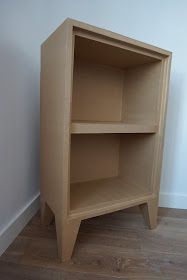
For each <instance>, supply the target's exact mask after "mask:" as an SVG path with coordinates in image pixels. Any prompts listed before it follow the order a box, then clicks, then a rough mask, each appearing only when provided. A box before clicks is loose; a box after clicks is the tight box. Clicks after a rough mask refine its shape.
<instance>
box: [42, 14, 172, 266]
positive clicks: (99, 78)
mask: <svg viewBox="0 0 187 280" xmlns="http://www.w3.org/2000/svg"><path fill="white" fill-rule="evenodd" d="M41 55H42V59H41V210H42V221H43V223H44V224H48V223H49V222H50V221H51V219H52V217H53V215H55V222H56V229H57V241H58V251H59V257H60V259H61V260H62V261H63V260H68V259H69V258H70V257H71V254H72V251H73V247H74V243H75V241H76V236H77V233H78V230H79V226H80V223H81V220H83V219H86V218H90V217H94V216H97V215H102V214H106V213H109V212H112V211H117V210H120V209H124V208H127V207H131V206H134V205H139V206H140V209H141V210H142V212H143V214H144V216H145V219H146V221H147V222H148V225H149V227H150V228H155V227H156V220H157V207H158V194H159V184H160V172H161V162H162V149H163V138H164V137H163V136H164V125H165V112H166V101H167V89H168V82H169V71H170V61H171V53H170V52H168V51H165V50H163V49H160V48H157V47H154V46H150V45H148V44H145V43H142V42H139V41H136V40H133V39H130V38H127V37H125V36H122V35H119V34H115V33H112V32H110V31H106V30H103V29H100V28H96V27H93V26H90V25H88V24H85V23H81V22H78V21H75V20H72V19H67V20H66V21H65V22H64V23H63V24H62V25H61V26H60V27H59V28H58V29H57V30H56V31H55V32H54V33H53V34H52V35H51V36H50V37H49V38H48V39H47V40H46V41H45V42H44V43H43V44H42V52H41Z"/></svg>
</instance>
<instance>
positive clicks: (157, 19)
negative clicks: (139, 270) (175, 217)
mask: <svg viewBox="0 0 187 280" xmlns="http://www.w3.org/2000/svg"><path fill="white" fill-rule="evenodd" d="M66 17H72V18H75V19H78V20H81V21H85V22H87V23H90V24H93V25H97V26H99V27H102V28H106V29H110V30H112V31H114V32H118V33H121V34H124V35H126V36H129V37H132V38H135V39H138V40H141V41H145V42H147V43H150V44H154V45H157V46H159V47H162V48H165V49H168V50H171V51H172V52H173V61H172V73H171V86H170V94H169V103H168V114H167V126H166V139H165V149H164V163H163V172H162V184H161V199H160V205H162V206H166V207H167V206H168V207H176V208H187V175H186V174H187V172H186V166H187V145H186V143H187V126H186V125H185V123H186V122H187V110H185V108H187V67H186V65H187V55H186V50H187V37H186V30H187V1H185V0H180V1H178V0H164V1H163V0H157V1H155V0H115V1H114V0H94V1H93V0H79V1H77V0H66V1H65V0H53V1H51V0H32V1H25V0H14V1H13V0H1V2H0V242H1V236H2V235H3V234H4V233H6V230H8V229H10V227H11V225H13V222H14V221H17V220H19V217H20V216H21V215H20V214H22V217H23V216H24V213H25V210H26V209H27V206H28V205H29V206H32V205H34V206H33V208H32V211H30V212H29V214H28V217H27V218H25V219H23V220H21V221H20V224H19V228H17V232H18V231H19V230H20V229H21V227H22V226H23V223H25V222H26V221H27V220H28V218H29V217H30V216H31V215H32V214H33V213H34V209H35V210H36V208H37V207H38V203H36V204H33V203H34V202H35V201H36V199H37V197H38V194H39V189H38V187H39V179H38V177H39V175H38V165H39V164H38V162H39V158H38V152H39V145H38V143H39V72H40V68H39V67H40V66H39V65H40V44H41V43H42V41H43V40H44V39H46V38H47V37H48V36H49V35H50V33H51V32H52V31H53V30H54V29H55V28H56V27H57V26H58V25H59V24H60V23H61V22H62V21H63V20H64V19H65V18H66ZM24 217H25V216H24ZM13 232H16V231H15V230H12V231H11V234H12V235H11V234H10V240H11V238H13V235H14V234H15V233H14V234H13ZM4 236H5V234H4ZM7 244H8V243H7ZM4 247H5V246H4ZM0 250H1V244H0Z"/></svg>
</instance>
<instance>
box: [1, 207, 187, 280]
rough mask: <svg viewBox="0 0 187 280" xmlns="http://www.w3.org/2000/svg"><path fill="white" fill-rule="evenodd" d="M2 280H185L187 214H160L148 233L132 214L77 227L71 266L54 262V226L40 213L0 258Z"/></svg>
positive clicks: (91, 220)
mask: <svg viewBox="0 0 187 280" xmlns="http://www.w3.org/2000/svg"><path fill="white" fill-rule="evenodd" d="M0 279H1V280H12V279H14V280H23V279H24V280H39V279H40V280H44V279H45V280H49V279H50V280H54V279H55V280H61V279H63V280H65V279H68V280H74V279H78V280H85V279H86V280H96V279H98V280H112V279H137V280H145V279H149V280H154V279H161V280H166V279H177V280H182V279H185V280H186V279H187V211H184V210H181V211H180V210H177V211H176V210H171V209H160V210H159V225H158V227H157V229H156V230H153V231H150V230H148V229H147V227H146V226H145V224H144V222H143V219H142V217H141V215H140V214H139V213H138V212H137V210H136V209H134V210H130V211H129V210H126V211H119V212H115V213H112V214H108V215H105V216H100V217H97V218H92V219H89V220H86V221H84V222H82V224H81V228H80V232H79V235H78V239H77V243H76V247H75V251H74V255H73V258H72V260H71V261H69V262H66V263H63V264H61V263H60V262H59V261H58V259H57V245H56V234H55V226H54V224H52V225H50V226H49V227H47V228H44V227H42V226H41V224H40V218H39V214H38V215H36V216H35V217H34V218H33V219H32V221H31V222H30V223H29V224H28V225H27V226H26V227H25V229H24V230H23V231H22V232H21V234H20V235H19V236H18V237H17V238H16V240H15V241H14V242H13V244H12V245H11V246H10V247H9V248H8V249H7V251H6V252H5V253H4V254H3V255H2V257H1V258H0Z"/></svg>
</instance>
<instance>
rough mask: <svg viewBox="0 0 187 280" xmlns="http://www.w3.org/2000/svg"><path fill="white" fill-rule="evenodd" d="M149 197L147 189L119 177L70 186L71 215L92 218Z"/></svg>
mask: <svg viewBox="0 0 187 280" xmlns="http://www.w3.org/2000/svg"><path fill="white" fill-rule="evenodd" d="M147 196H151V192H150V191H148V189H146V188H145V189H144V188H142V187H140V186H137V185H134V184H129V183H127V182H125V180H124V179H122V178H120V177H112V178H106V179H100V180H95V181H89V182H81V183H73V184H71V195H70V197H71V214H75V215H76V214H77V215H80V216H81V215H87V216H88V217H89V216H94V215H95V214H97V213H99V212H102V211H103V210H104V211H106V212H110V210H113V209H114V208H116V209H118V208H119V209H120V205H122V208H123V207H124V206H125V205H129V204H133V203H136V201H137V200H144V198H145V197H147Z"/></svg>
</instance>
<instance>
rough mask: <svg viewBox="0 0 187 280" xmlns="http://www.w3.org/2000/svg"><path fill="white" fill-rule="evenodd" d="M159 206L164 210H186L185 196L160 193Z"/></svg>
mask: <svg viewBox="0 0 187 280" xmlns="http://www.w3.org/2000/svg"><path fill="white" fill-rule="evenodd" d="M159 206H160V207H166V208H176V209H187V195H186V194H180V193H165V192H160V195H159Z"/></svg>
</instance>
